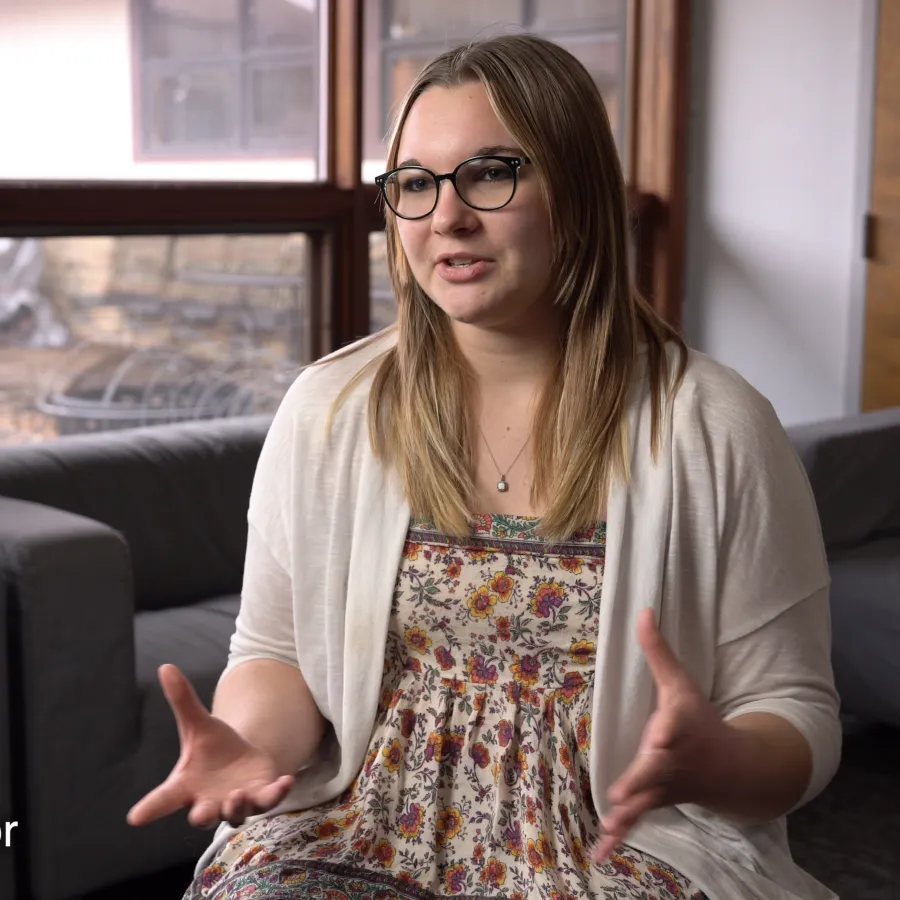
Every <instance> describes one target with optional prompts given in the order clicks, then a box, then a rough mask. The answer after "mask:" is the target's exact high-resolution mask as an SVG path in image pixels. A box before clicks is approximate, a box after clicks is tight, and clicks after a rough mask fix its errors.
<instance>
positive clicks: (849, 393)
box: [843, 0, 881, 416]
mask: <svg viewBox="0 0 900 900" xmlns="http://www.w3.org/2000/svg"><path fill="white" fill-rule="evenodd" d="M880 13H881V0H869V2H867V3H865V4H864V6H863V14H862V15H863V23H862V53H861V61H860V66H861V67H862V72H861V74H860V88H859V91H860V93H859V127H858V129H857V140H856V159H857V160H858V163H857V167H856V185H855V188H854V195H855V203H854V209H855V215H854V225H853V233H854V246H856V247H857V248H858V252H857V253H856V254H854V256H853V259H852V261H851V264H850V310H849V315H848V317H847V330H848V335H847V357H846V366H845V372H844V398H843V407H844V414H845V415H848V416H852V415H856V414H858V413H859V412H861V410H862V408H863V367H864V365H865V334H866V290H867V287H868V267H869V261H868V248H867V246H866V244H867V241H868V237H869V235H868V229H867V221H868V213H869V209H870V207H871V196H872V176H873V172H874V167H875V159H874V154H875V91H876V87H877V74H878V65H877V57H878V54H877V51H878V20H879V16H880Z"/></svg>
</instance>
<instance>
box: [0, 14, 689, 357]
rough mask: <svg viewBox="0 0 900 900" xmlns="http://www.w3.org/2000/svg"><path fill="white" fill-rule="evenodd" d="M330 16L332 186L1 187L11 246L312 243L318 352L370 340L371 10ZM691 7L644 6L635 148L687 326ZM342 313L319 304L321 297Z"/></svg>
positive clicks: (640, 211) (659, 299) (655, 288)
mask: <svg viewBox="0 0 900 900" xmlns="http://www.w3.org/2000/svg"><path fill="white" fill-rule="evenodd" d="M322 2H323V3H324V4H326V5H327V16H328V20H327V22H328V35H329V40H328V53H327V60H326V61H325V62H326V65H325V77H326V78H327V79H328V85H329V96H331V97H333V98H335V99H334V102H332V103H330V104H329V107H330V108H329V110H328V115H327V142H326V147H327V159H326V160H325V173H326V180H325V181H322V182H316V183H308V184H297V183H291V184H273V183H260V184H256V183H254V184H226V183H210V184H206V183H134V182H129V183H109V182H7V183H3V182H0V235H2V236H7V237H39V236H48V237H49V236H70V235H128V234H201V233H210V234H228V233H232V234H243V233H289V232H304V233H306V234H307V235H308V237H309V241H308V246H309V254H310V259H309V274H310V279H309V283H310V296H311V297H312V298H313V302H312V303H311V304H310V306H311V316H312V322H311V323H310V324H311V332H312V334H313V341H312V346H311V347H310V350H311V352H312V353H313V355H314V356H320V355H322V354H324V353H327V352H329V351H330V350H332V349H335V348H337V347H341V346H344V345H345V344H347V343H349V342H350V341H352V340H355V339H357V338H359V337H362V336H363V335H366V334H368V333H369V315H370V312H369V307H370V297H369V291H370V284H369V235H370V233H372V232H373V231H379V230H381V229H383V227H384V220H383V214H382V212H381V207H380V203H379V199H378V194H377V188H376V187H375V186H374V185H369V184H364V183H362V181H361V170H362V160H363V102H364V97H363V68H364V59H363V37H364V28H363V10H364V7H365V0H322ZM689 19H690V11H689V0H631V7H630V21H629V35H630V41H631V47H630V54H629V58H630V61H631V65H630V69H631V72H630V85H629V88H628V91H627V93H626V95H627V96H628V97H629V98H630V100H629V103H630V115H629V118H628V121H629V123H630V134H629V140H628V147H627V160H628V163H629V165H628V170H629V171H630V172H631V179H630V182H631V183H630V197H631V204H632V218H633V224H634V229H635V236H636V253H635V257H636V273H637V280H638V284H639V285H640V287H641V289H642V290H643V291H644V293H645V294H646V295H647V296H648V297H649V298H650V299H651V301H652V302H653V304H654V306H655V307H656V308H657V309H658V310H659V312H660V313H661V314H662V315H663V316H664V317H665V318H666V319H667V320H668V321H669V322H671V323H672V324H673V325H675V326H676V327H680V325H681V307H682V295H683V281H684V252H685V220H686V185H685V182H686V130H687V102H688V97H687V95H688V81H689V71H688V70H689V43H688V26H689ZM323 297H324V298H328V300H329V301H330V302H328V303H327V304H326V303H323V302H320V298H323Z"/></svg>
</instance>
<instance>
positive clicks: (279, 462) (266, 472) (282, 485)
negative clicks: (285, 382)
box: [223, 373, 307, 677]
mask: <svg viewBox="0 0 900 900" xmlns="http://www.w3.org/2000/svg"><path fill="white" fill-rule="evenodd" d="M305 377H306V376H305V373H304V374H301V375H300V376H299V377H298V378H297V379H296V380H295V381H294V383H293V384H292V385H291V387H290V388H289V390H288V392H287V394H286V396H285V398H284V400H283V401H282V403H281V405H280V406H279V408H278V410H277V412H276V413H275V417H274V419H273V420H272V424H271V426H270V427H269V431H268V433H267V434H266V439H265V441H264V442H263V447H262V450H261V452H260V455H259V460H258V462H257V465H256V473H255V475H254V479H253V487H252V489H251V492H250V503H249V508H248V511H247V522H248V529H247V549H246V554H245V557H244V576H243V583H242V586H241V605H240V610H239V612H238V616H237V619H236V622H235V630H234V633H233V635H232V637H231V644H230V648H229V655H228V663H227V665H226V668H225V671H224V672H223V677H224V675H225V674H226V673H227V672H229V671H230V670H231V669H233V668H235V667H236V666H237V665H239V664H240V663H242V662H246V661H247V660H250V659H275V660H279V661H281V662H284V663H288V664H289V665H293V666H296V667H298V668H299V662H298V654H297V642H296V629H295V627H294V621H295V610H294V590H293V575H292V572H293V565H294V556H295V555H296V554H295V551H294V538H295V536H294V534H293V530H294V521H295V513H294V504H295V503H296V502H297V494H298V492H299V491H300V488H301V486H300V484H299V482H298V476H299V472H300V467H301V465H302V446H301V443H302V438H303V435H304V429H303V428H301V427H298V422H302V421H303V418H304V416H303V413H304V408H305V405H306V404H305V402H304V396H305V394H306V393H307V391H306V386H305V384H304V383H303V382H304V380H305Z"/></svg>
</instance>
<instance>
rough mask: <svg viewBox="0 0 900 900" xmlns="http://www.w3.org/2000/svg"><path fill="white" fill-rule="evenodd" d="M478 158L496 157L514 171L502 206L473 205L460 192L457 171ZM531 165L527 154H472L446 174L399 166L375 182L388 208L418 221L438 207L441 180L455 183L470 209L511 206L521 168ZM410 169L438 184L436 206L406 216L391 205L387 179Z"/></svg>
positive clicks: (379, 176)
mask: <svg viewBox="0 0 900 900" xmlns="http://www.w3.org/2000/svg"><path fill="white" fill-rule="evenodd" d="M476 159H496V160H499V161H500V162H502V163H506V165H507V166H509V168H510V169H511V170H512V173H513V189H512V193H511V194H510V195H509V200H507V201H506V203H502V204H501V205H500V206H489V207H487V208H486V209H485V208H483V207H480V206H473V205H472V204H471V203H469V201H468V200H466V198H465V197H463V195H462V194H461V193H460V192H459V188H458V187H457V186H456V173H457V172H459V170H460V169H461V168H462V167H463V166H464V165H466V164H467V163H470V162H474V161H475V160H476ZM527 165H531V160H530V159H529V158H528V157H527V156H493V155H491V154H484V153H482V154H479V155H478V156H470V157H469V158H468V159H464V160H463V161H462V162H461V163H460V164H459V165H458V166H457V167H456V168H455V169H454V170H453V171H452V172H447V173H445V174H444V175H438V174H437V172H432V170H431V169H429V168H427V167H426V166H399V167H398V168H396V169H391V170H390V171H389V172H385V173H384V174H383V175H378V176H376V178H375V184H377V185H378V187H379V188H381V196H382V197H383V198H384V202H385V204H386V205H387V208H388V209H389V210H390V211H391V212H392V213H393V214H394V215H395V216H398V217H399V218H401V219H406V221H407V222H418V221H419V220H420V219H427V218H428V217H429V216H430V215H431V214H432V213H433V212H434V211H435V210H436V209H437V205H438V202H439V201H440V199H441V182H442V181H449V182H450V183H451V184H452V185H453V190H454V191H456V196H457V197H459V199H460V200H462V202H463V203H465V204H466V206H468V207H469V208H470V209H474V210H477V211H478V212H495V211H496V210H498V209H503V207H504V206H509V204H510V203H512V199H513V197H515V196H516V190H518V187H519V169H521V168H522V166H527ZM408 169H420V170H421V171H423V172H427V173H428V174H429V175H430V176H431V177H432V178H433V179H434V183H435V185H436V190H435V192H434V206H432V207H431V209H430V210H428V212H427V213H423V214H422V215H421V216H404V215H403V214H402V213H398V212H397V210H396V209H394V207H393V206H391V201H390V200H388V197H387V180H388V178H390V177H391V176H392V175H395V174H396V173H397V172H405V171H407V170H408Z"/></svg>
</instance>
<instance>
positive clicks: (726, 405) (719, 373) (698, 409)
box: [672, 349, 793, 465]
mask: <svg viewBox="0 0 900 900" xmlns="http://www.w3.org/2000/svg"><path fill="white" fill-rule="evenodd" d="M672 410H673V412H672V430H673V441H674V443H675V444H676V445H679V446H680V447H681V448H683V449H693V450H696V451H697V452H702V453H703V454H704V455H706V456H709V455H712V456H718V457H720V458H723V459H724V458H728V459H730V460H731V461H732V462H736V461H738V460H740V459H743V460H744V461H746V462H748V463H749V462H751V461H752V462H753V463H755V464H760V463H761V464H764V465H765V464H774V463H775V462H776V460H778V459H780V460H781V461H782V462H784V463H787V462H788V460H789V458H790V457H791V456H792V449H791V445H790V441H789V438H788V436H787V434H786V432H785V429H784V426H783V425H782V423H781V421H780V420H779V418H778V414H777V413H776V412H775V409H774V407H773V406H772V403H771V402H770V401H769V399H768V398H767V397H766V396H765V395H764V394H762V393H761V392H760V391H759V390H758V389H757V388H755V387H754V386H753V385H752V384H750V382H749V381H747V379H746V378H744V377H743V376H742V375H741V374H740V373H739V372H737V371H736V370H735V369H733V368H731V367H730V366H727V365H724V364H723V363H721V362H718V361H716V360H714V359H713V358H712V357H710V356H707V355H706V354H704V353H700V352H699V351H697V350H693V349H689V350H688V352H687V360H686V366H685V371H684V377H683V379H682V381H681V383H680V385H679V387H678V389H677V391H676V393H675V395H674V398H673V402H672ZM791 465H793V463H792V462H791Z"/></svg>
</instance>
